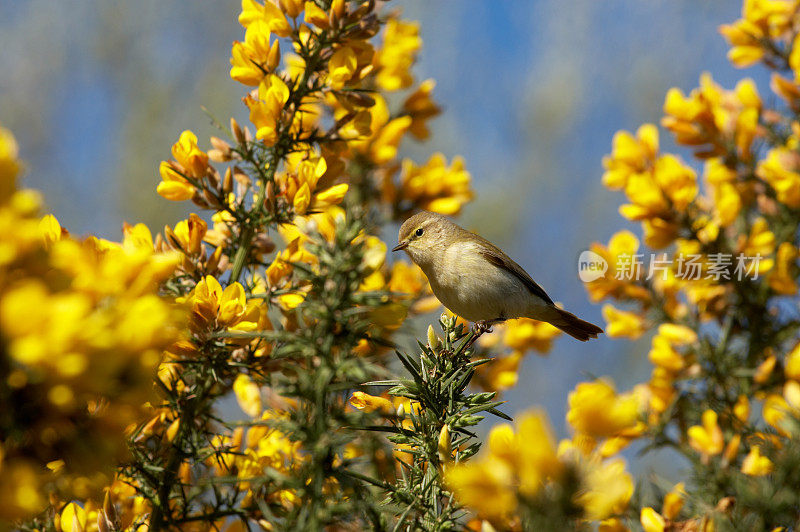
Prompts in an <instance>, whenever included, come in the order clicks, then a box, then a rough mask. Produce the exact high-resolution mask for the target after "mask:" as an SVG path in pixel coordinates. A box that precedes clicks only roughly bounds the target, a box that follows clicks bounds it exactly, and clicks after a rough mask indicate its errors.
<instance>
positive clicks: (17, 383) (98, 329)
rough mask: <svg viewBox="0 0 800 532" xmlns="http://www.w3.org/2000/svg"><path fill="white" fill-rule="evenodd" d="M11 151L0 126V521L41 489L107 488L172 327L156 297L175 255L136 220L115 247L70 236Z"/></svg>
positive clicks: (27, 507)
mask: <svg viewBox="0 0 800 532" xmlns="http://www.w3.org/2000/svg"><path fill="white" fill-rule="evenodd" d="M16 157H17V149H16V145H15V143H14V139H13V137H12V136H11V134H10V133H9V132H8V131H7V130H5V129H0V183H2V191H3V195H2V196H1V197H0V226H2V227H3V228H5V230H4V231H3V233H2V235H3V236H2V237H0V240H1V241H0V249H2V253H0V255H2V258H1V259H0V338H2V346H1V349H0V351H2V363H0V378H2V386H0V388H2V390H4V391H3V392H2V397H3V399H2V403H3V411H4V413H3V414H2V421H0V470H2V474H1V475H0V499H2V501H3V502H2V503H0V519H11V518H19V517H24V516H28V515H30V514H32V513H34V512H37V511H40V510H41V509H43V507H44V505H45V503H46V502H47V500H46V498H45V494H46V493H47V491H48V490H50V491H52V492H58V493H63V494H65V495H74V496H78V497H86V496H88V495H90V494H91V493H93V492H95V491H96V490H97V489H98V488H99V487H102V486H105V485H107V484H108V483H109V481H110V479H111V475H112V472H113V467H114V464H115V463H116V462H117V461H118V460H120V459H122V458H123V457H124V456H125V455H126V446H125V440H124V432H125V431H126V430H127V429H129V428H130V426H131V425H132V424H134V423H136V422H138V421H139V420H140V418H141V415H142V412H141V407H142V405H143V404H144V403H145V402H146V401H147V400H149V399H150V398H151V394H150V390H151V388H152V384H151V383H152V378H153V376H154V374H155V368H156V366H157V365H158V363H159V360H160V358H161V352H162V350H164V349H165V348H166V347H168V346H169V345H170V344H172V343H173V342H174V341H175V339H176V338H177V333H178V323H179V322H178V318H179V313H178V312H177V311H176V309H175V308H174V307H173V306H172V305H170V304H169V303H168V302H167V301H165V300H163V299H162V298H160V297H159V296H158V288H159V285H160V283H161V282H162V281H164V280H165V279H166V278H167V277H169V276H170V275H171V274H172V272H173V270H174V269H175V267H176V266H177V265H178V262H179V256H178V255H177V254H176V253H157V252H156V251H155V250H154V247H153V241H152V237H151V235H150V232H149V230H147V228H146V227H144V226H143V225H141V224H140V225H137V226H134V227H130V226H126V227H125V230H124V233H125V234H124V239H123V242H122V243H113V242H109V241H106V240H102V239H97V238H94V237H90V238H87V239H85V240H82V241H81V240H76V239H73V238H71V237H70V236H69V234H68V233H67V232H66V231H65V230H63V229H62V228H61V226H60V224H59V223H58V221H57V220H56V219H55V218H54V217H53V216H51V215H48V216H46V217H44V218H43V219H40V218H39V217H38V211H39V200H38V196H37V195H36V193H35V192H33V191H30V190H17V189H16V180H17V176H18V172H19V169H20V164H19V162H18V161H17V158H16Z"/></svg>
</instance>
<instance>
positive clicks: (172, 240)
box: [164, 225, 183, 249]
mask: <svg viewBox="0 0 800 532" xmlns="http://www.w3.org/2000/svg"><path fill="white" fill-rule="evenodd" d="M164 236H165V237H166V239H167V242H168V243H169V246H170V247H171V248H172V249H183V248H182V246H181V241H180V240H178V237H177V236H176V235H175V231H173V230H172V228H171V227H170V226H168V225H165V226H164Z"/></svg>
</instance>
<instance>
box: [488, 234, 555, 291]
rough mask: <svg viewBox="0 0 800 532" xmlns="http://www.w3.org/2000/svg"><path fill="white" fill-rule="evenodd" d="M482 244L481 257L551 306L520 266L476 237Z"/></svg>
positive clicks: (490, 244) (496, 248) (495, 247)
mask: <svg viewBox="0 0 800 532" xmlns="http://www.w3.org/2000/svg"><path fill="white" fill-rule="evenodd" d="M475 236H477V235H475ZM478 238H480V240H481V241H482V243H483V244H484V246H483V249H481V250H480V251H479V253H480V254H481V255H483V257H484V258H485V259H486V260H488V261H489V262H491V263H492V264H494V265H495V266H497V267H498V268H502V269H504V270H506V271H507V272H509V273H511V274H513V275H514V276H515V277H516V278H517V279H519V280H520V281H522V284H524V285H525V287H526V288H527V289H528V290H530V292H531V294H533V295H535V296H538V297H540V298H542V299H543V300H545V301H547V303H549V304H550V305H552V304H553V300H552V299H550V296H548V295H547V292H545V291H544V289H543V288H542V287H541V286H539V285H538V284H536V281H534V280H533V279H531V276H530V275H528V272H526V271H525V270H524V269H522V266H520V265H519V264H517V263H516V262H514V261H513V260H511V259H510V258H508V257H507V256H505V253H503V252H502V251H500V248H498V247H497V246H495V245H494V244H492V243H491V242H489V241H488V240H486V239H484V238H481V237H478Z"/></svg>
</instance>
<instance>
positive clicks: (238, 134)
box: [231, 118, 246, 144]
mask: <svg viewBox="0 0 800 532" xmlns="http://www.w3.org/2000/svg"><path fill="white" fill-rule="evenodd" d="M231 132H232V133H233V138H235V139H236V142H238V143H239V144H245V143H246V137H245V135H244V132H243V131H242V128H241V127H240V126H239V123H238V122H237V121H236V119H235V118H231Z"/></svg>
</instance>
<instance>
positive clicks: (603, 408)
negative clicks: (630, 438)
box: [567, 380, 639, 438]
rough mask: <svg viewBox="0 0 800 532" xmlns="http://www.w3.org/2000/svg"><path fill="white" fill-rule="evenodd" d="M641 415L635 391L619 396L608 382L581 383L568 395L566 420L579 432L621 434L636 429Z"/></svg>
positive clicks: (594, 434) (599, 434) (605, 434)
mask: <svg viewBox="0 0 800 532" xmlns="http://www.w3.org/2000/svg"><path fill="white" fill-rule="evenodd" d="M638 418H639V400H638V399H637V398H636V397H635V396H634V395H633V394H624V395H617V392H616V390H615V389H614V387H613V386H612V385H611V384H610V383H609V382H607V381H604V380H597V381H594V382H582V383H580V384H578V386H577V387H576V388H575V390H574V391H573V392H571V393H570V394H569V411H568V412H567V422H568V423H569V424H570V425H571V426H572V428H573V429H575V431H576V432H578V433H580V434H584V435H587V436H590V437H592V438H609V437H613V436H618V435H621V434H624V433H625V432H626V431H629V430H631V429H634V428H635V427H636V426H637V421H638Z"/></svg>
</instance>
